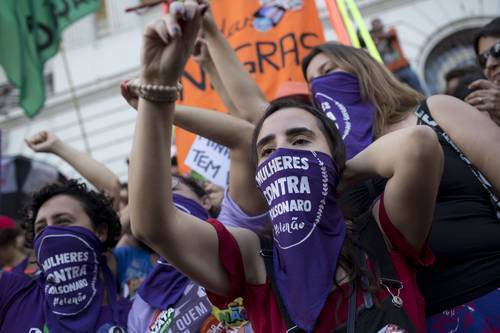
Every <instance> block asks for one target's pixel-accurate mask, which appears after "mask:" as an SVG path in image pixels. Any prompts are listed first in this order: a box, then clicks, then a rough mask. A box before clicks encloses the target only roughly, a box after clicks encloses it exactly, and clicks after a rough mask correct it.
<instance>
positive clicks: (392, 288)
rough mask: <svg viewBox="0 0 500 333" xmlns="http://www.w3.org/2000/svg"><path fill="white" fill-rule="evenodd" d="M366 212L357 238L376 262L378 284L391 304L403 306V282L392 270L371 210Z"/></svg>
mask: <svg viewBox="0 0 500 333" xmlns="http://www.w3.org/2000/svg"><path fill="white" fill-rule="evenodd" d="M367 213H369V214H370V215H369V216H365V218H364V219H363V221H362V223H361V224H360V227H361V229H360V232H359V239H360V241H361V244H362V245H363V246H364V247H365V248H366V249H367V251H368V252H369V254H371V257H372V258H373V260H374V261H376V263H377V265H375V266H376V269H378V270H379V283H380V285H381V286H383V287H384V288H385V289H386V290H387V291H388V292H389V294H390V296H391V297H392V303H393V305H394V306H396V307H398V308H401V307H402V306H403V300H402V298H401V297H400V293H401V290H402V289H403V288H404V285H403V282H402V281H400V280H399V278H398V276H397V275H396V272H395V271H394V266H393V264H392V261H391V257H390V255H389V250H387V246H386V244H385V240H384V237H383V235H382V232H381V231H380V228H379V226H378V224H377V222H376V221H375V219H374V218H373V216H372V215H371V210H370V211H369V212H367Z"/></svg>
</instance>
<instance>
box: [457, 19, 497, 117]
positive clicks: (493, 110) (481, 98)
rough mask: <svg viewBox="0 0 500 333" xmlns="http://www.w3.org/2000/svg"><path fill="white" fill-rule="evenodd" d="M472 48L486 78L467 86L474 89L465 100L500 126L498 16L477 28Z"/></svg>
mask: <svg viewBox="0 0 500 333" xmlns="http://www.w3.org/2000/svg"><path fill="white" fill-rule="evenodd" d="M474 50H475V51H476V55H477V61H478V63H479V65H480V66H481V69H482V70H483V73H484V76H486V80H477V81H475V82H473V83H472V84H471V85H470V87H469V88H470V89H472V90H475V91H474V92H472V93H471V94H469V96H467V98H466V99H465V101H466V102H467V103H469V104H470V105H472V106H475V107H476V108H477V109H478V110H479V111H483V112H488V113H489V115H490V117H491V119H493V121H494V122H495V123H496V124H497V125H499V126H500V17H497V18H496V19H494V20H493V21H491V22H490V23H488V24H487V25H485V26H484V27H483V28H482V29H481V30H479V32H478V33H477V34H476V37H475V38H474Z"/></svg>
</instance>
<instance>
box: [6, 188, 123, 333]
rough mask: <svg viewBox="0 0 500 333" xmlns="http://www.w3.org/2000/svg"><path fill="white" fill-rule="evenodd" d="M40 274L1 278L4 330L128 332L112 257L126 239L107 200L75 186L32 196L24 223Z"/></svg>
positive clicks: (109, 201) (44, 189)
mask: <svg viewBox="0 0 500 333" xmlns="http://www.w3.org/2000/svg"><path fill="white" fill-rule="evenodd" d="M23 225H24V228H25V229H26V240H27V242H28V243H30V244H32V246H33V249H34V250H35V256H36V259H37V262H38V265H39V267H40V272H39V274H37V275H36V276H35V277H34V278H31V277H28V276H26V275H24V274H19V273H15V272H0V331H1V332H51V333H63V332H85V333H107V332H110V331H112V330H113V329H115V331H116V330H119V332H123V333H124V332H126V323H127V314H128V311H129V309H130V303H129V302H127V301H125V300H123V299H119V298H118V297H117V296H116V277H115V276H114V275H113V273H112V272H111V270H110V268H109V266H108V259H109V258H110V257H111V256H109V255H107V253H109V252H108V251H109V250H111V249H112V248H113V247H114V245H115V244H116V242H117V240H118V237H119V236H120V222H119V220H118V215H117V214H116V212H115V210H114V209H113V206H112V202H111V200H110V199H109V198H107V197H106V196H105V195H103V194H101V193H97V192H95V191H92V190H89V189H88V188H87V186H86V185H85V184H82V183H78V182H77V181H75V180H70V181H68V182H66V183H64V184H62V185H60V184H52V185H48V186H46V187H44V188H42V189H40V190H39V191H38V192H36V193H34V194H33V196H32V199H31V202H30V203H29V204H28V206H27V207H26V211H25V218H24V221H23Z"/></svg>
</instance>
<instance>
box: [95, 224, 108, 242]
mask: <svg viewBox="0 0 500 333" xmlns="http://www.w3.org/2000/svg"><path fill="white" fill-rule="evenodd" d="M96 235H97V238H99V240H100V241H101V243H105V242H106V241H107V240H108V226H107V225H102V226H100V227H98V228H97V230H96Z"/></svg>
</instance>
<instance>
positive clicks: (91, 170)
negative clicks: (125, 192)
mask: <svg viewBox="0 0 500 333" xmlns="http://www.w3.org/2000/svg"><path fill="white" fill-rule="evenodd" d="M52 153H53V154H54V155H57V156H59V157H60V158H61V159H63V160H64V161H66V162H67V163H69V164H70V165H71V166H72V167H73V168H75V170H76V171H78V173H80V175H82V176H83V178H85V179H86V180H88V181H89V182H90V183H91V184H92V185H94V186H95V187H96V188H97V189H99V190H102V191H105V192H106V193H108V195H110V196H111V197H112V198H113V202H114V206H115V208H117V204H118V201H119V199H120V179H119V178H118V176H117V175H115V174H114V173H113V172H112V171H111V170H110V169H108V168H107V167H106V166H105V165H104V164H102V163H100V162H98V161H96V160H94V159H93V158H92V157H90V156H89V155H87V154H85V153H83V152H81V151H78V150H76V149H75V148H73V147H71V146H69V145H67V144H66V143H64V142H63V141H60V140H58V141H57V142H56V143H55V144H54V147H53V148H52Z"/></svg>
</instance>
